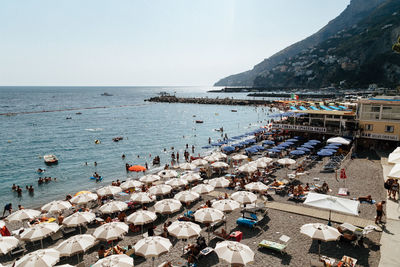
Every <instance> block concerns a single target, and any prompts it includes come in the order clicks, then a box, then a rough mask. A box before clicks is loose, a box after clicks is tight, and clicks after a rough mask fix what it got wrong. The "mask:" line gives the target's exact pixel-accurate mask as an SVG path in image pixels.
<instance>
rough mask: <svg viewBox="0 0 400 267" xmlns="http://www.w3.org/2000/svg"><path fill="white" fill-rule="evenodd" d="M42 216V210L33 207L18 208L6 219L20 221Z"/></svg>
mask: <svg viewBox="0 0 400 267" xmlns="http://www.w3.org/2000/svg"><path fill="white" fill-rule="evenodd" d="M39 216H40V211H38V210H32V209H22V210H17V211H15V212H13V213H11V214H10V215H8V216H7V218H6V219H5V220H6V221H7V222H20V221H25V220H32V219H35V218H37V217H39Z"/></svg>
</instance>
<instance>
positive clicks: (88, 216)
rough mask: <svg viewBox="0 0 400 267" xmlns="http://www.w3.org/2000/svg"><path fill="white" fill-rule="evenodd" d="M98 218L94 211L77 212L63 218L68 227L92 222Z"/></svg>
mask: <svg viewBox="0 0 400 267" xmlns="http://www.w3.org/2000/svg"><path fill="white" fill-rule="evenodd" d="M95 218H96V214H94V213H93V212H88V211H84V212H75V213H73V214H72V215H70V216H68V217H67V218H65V219H64V220H63V225H64V226H66V227H77V226H81V225H84V224H87V223H90V222H92V221H93V220H94V219H95Z"/></svg>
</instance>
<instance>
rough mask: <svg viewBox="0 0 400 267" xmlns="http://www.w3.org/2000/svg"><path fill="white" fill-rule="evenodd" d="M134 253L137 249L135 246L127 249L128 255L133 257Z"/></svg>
mask: <svg viewBox="0 0 400 267" xmlns="http://www.w3.org/2000/svg"><path fill="white" fill-rule="evenodd" d="M134 253H135V249H134V248H131V249H129V250H127V251H126V252H125V254H126V255H127V256H129V257H131V256H132V255H133V254H134Z"/></svg>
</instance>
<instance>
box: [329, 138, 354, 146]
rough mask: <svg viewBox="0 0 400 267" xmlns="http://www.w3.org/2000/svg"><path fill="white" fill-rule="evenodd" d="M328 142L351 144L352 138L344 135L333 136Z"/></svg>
mask: <svg viewBox="0 0 400 267" xmlns="http://www.w3.org/2000/svg"><path fill="white" fill-rule="evenodd" d="M326 142H327V143H328V144H330V143H338V144H342V145H350V143H351V140H349V139H346V138H343V137H332V138H329V139H328V141H326Z"/></svg>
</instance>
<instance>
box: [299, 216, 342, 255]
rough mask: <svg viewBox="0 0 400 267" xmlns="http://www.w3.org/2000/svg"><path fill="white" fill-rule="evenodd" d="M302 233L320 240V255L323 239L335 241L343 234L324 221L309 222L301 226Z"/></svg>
mask: <svg viewBox="0 0 400 267" xmlns="http://www.w3.org/2000/svg"><path fill="white" fill-rule="evenodd" d="M300 233H302V234H305V235H307V236H309V237H311V238H312V239H315V240H318V255H319V254H320V251H321V241H335V240H337V239H338V238H339V236H341V235H342V234H341V233H339V231H338V230H337V229H336V228H333V227H330V226H328V225H325V224H322V223H308V224H305V225H303V226H302V227H301V228H300Z"/></svg>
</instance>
